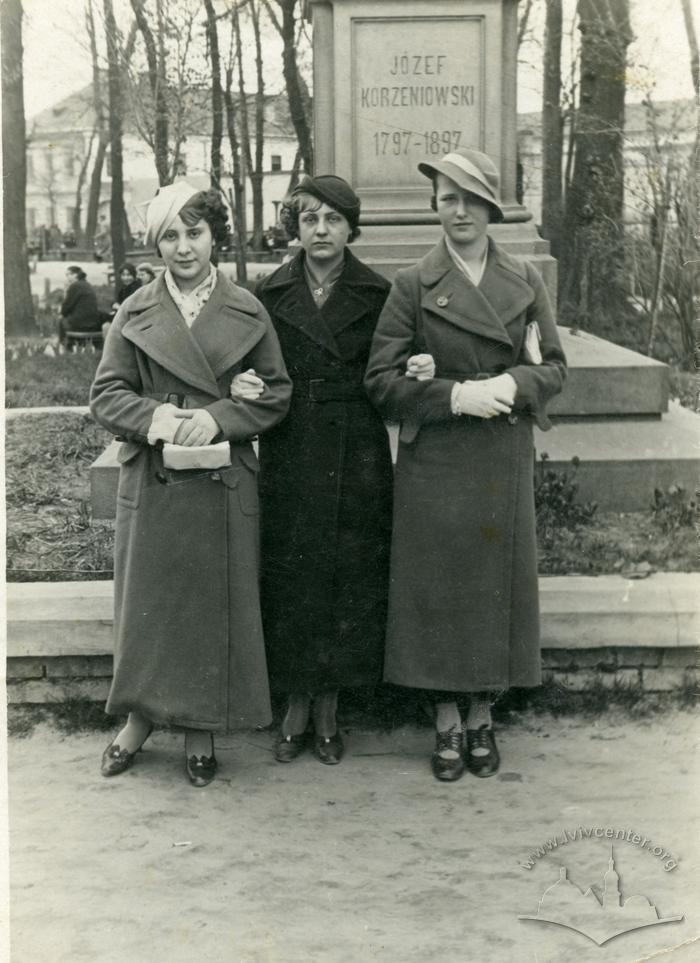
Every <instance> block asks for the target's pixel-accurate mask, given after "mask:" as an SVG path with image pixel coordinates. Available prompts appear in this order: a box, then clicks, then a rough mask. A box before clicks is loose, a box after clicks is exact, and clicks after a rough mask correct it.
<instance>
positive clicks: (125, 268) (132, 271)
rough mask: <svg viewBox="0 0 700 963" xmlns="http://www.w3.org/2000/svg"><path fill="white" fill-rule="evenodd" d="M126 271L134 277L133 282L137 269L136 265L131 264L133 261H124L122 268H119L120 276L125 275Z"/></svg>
mask: <svg viewBox="0 0 700 963" xmlns="http://www.w3.org/2000/svg"><path fill="white" fill-rule="evenodd" d="M124 271H127V272H128V273H129V274H130V275H131V277H132V279H133V280H135V279H136V268H135V267H134V265H133V264H132V263H131V261H124V263H123V264H122V266H121V267H120V268H119V273H120V274H123V273H124Z"/></svg>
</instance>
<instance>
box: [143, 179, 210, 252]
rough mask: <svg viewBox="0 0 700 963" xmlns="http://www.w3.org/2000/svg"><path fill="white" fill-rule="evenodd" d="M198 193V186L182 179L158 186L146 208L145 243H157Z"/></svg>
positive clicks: (199, 191)
mask: <svg viewBox="0 0 700 963" xmlns="http://www.w3.org/2000/svg"><path fill="white" fill-rule="evenodd" d="M200 193H201V188H200V187H192V185H191V184H188V183H187V181H183V180H179V181H175V183H174V184H169V185H168V186H167V187H161V188H159V189H158V193H157V194H156V196H155V197H154V198H153V200H152V201H151V202H150V204H149V205H148V207H147V208H146V244H149V245H150V244H153V245H157V244H158V241H159V240H160V239H161V237H162V236H163V234H164V233H165V231H166V230H167V229H168V228H169V227H170V225H171V224H172V222H173V221H174V220H175V218H176V217H177V215H178V214H179V213H180V211H181V210H182V208H183V207H184V206H185V204H187V202H188V201H191V200H192V198H193V197H194V196H195V194H200Z"/></svg>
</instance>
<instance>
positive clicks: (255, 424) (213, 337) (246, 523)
mask: <svg viewBox="0 0 700 963" xmlns="http://www.w3.org/2000/svg"><path fill="white" fill-rule="evenodd" d="M147 226H148V235H149V240H150V242H151V243H153V244H155V245H156V246H157V247H158V248H159V250H160V254H161V256H162V258H163V260H164V262H165V265H166V270H165V272H164V273H163V274H162V275H161V276H160V277H159V278H158V279H157V280H156V281H155V282H153V283H152V284H149V285H147V286H146V287H145V288H143V289H141V290H139V291H137V292H136V293H135V294H132V295H131V297H130V298H127V300H126V301H125V302H124V304H123V305H122V306H121V308H120V310H119V312H118V314H117V317H116V319H115V321H114V323H113V325H112V327H111V329H110V332H109V335H108V338H107V342H106V345H105V349H104V354H103V357H102V360H101V362H100V366H99V368H98V370H97V374H96V377H95V382H94V384H93V387H92V393H91V408H92V411H93V414H94V415H95V418H96V419H97V421H98V422H99V423H100V424H102V425H103V426H104V427H105V428H107V429H108V430H110V431H112V432H113V433H114V434H115V435H118V436H119V437H120V438H121V439H122V440H124V441H125V444H124V445H123V446H122V451H121V453H120V456H119V458H120V461H121V471H120V478H119V491H118V495H117V519H116V549H115V565H114V569H115V636H116V638H115V662H114V678H113V682H112V687H111V691H110V694H109V699H108V702H107V711H108V712H109V713H112V714H116V713H129V716H128V720H127V723H126V725H125V726H124V727H123V728H122V729H121V730H120V732H119V733H118V735H117V736H116V738H115V739H114V741H113V742H112V743H110V745H109V746H108V747H107V749H106V750H105V752H104V754H103V758H102V773H103V775H105V776H113V775H117V774H119V773H121V772H123V771H124V770H125V769H127V768H128V767H129V766H130V765H131V763H132V762H133V758H134V754H135V753H136V751H137V750H138V749H139V748H140V746H141V745H142V744H143V742H144V741H145V739H146V738H147V737H148V734H149V732H150V730H151V728H152V726H153V723H161V724H165V725H178V726H183V727H185V729H186V739H185V746H186V768H187V773H188V776H189V778H190V781H191V782H192V784H193V785H195V786H204V785H206V784H207V783H209V782H210V781H211V780H212V779H213V778H214V775H215V772H216V758H215V754H214V743H213V733H214V732H227V731H230V730H233V729H236V728H240V727H243V726H253V725H257V724H260V725H266V724H269V722H270V721H271V715H270V703H269V691H268V679H267V671H266V665H265V652H264V642H263V634H262V623H261V617H260V606H259V595H258V563H259V531H258V515H259V506H258V493H257V473H258V463H257V459H256V456H255V453H254V451H253V447H252V444H251V442H252V440H253V438H255V437H256V436H257V435H258V433H259V432H263V431H266V430H267V429H268V428H270V427H271V426H272V425H274V424H276V423H277V422H278V421H280V420H281V419H282V418H283V417H284V415H285V413H286V411H287V407H288V403H289V397H290V393H291V384H290V381H289V378H288V377H287V374H286V370H285V367H284V362H283V360H282V354H281V352H280V347H279V342H278V340H277V336H276V334H275V332H274V329H273V328H272V325H271V324H270V320H269V318H268V316H267V314H266V312H265V310H264V308H263V307H262V305H261V304H260V302H259V301H257V300H256V299H255V298H254V297H253V296H252V295H251V294H249V293H248V292H247V291H244V290H242V289H241V288H237V287H236V286H235V285H234V284H232V283H231V282H229V281H228V280H227V279H226V278H225V277H224V276H223V275H222V274H220V273H219V272H218V271H217V270H216V268H215V267H214V266H213V265H212V263H211V255H212V248H213V245H214V244H215V243H218V242H220V241H221V240H222V239H223V238H224V237H226V235H227V229H226V211H225V208H224V207H223V205H222V203H221V200H220V199H219V197H218V195H217V194H216V193H215V192H213V191H209V192H206V193H203V192H201V191H198V190H197V189H196V188H194V187H191V186H190V185H188V184H187V183H185V182H183V181H178V182H177V183H176V184H174V185H172V186H170V187H165V188H161V189H160V191H159V193H158V194H157V195H156V198H155V199H154V200H153V201H152V202H151V204H150V206H149V208H148V213H147ZM249 367H254V368H255V370H256V371H259V372H260V374H261V377H263V378H264V379H265V391H264V393H263V394H262V396H261V397H260V398H259V399H257V400H242V399H236V400H234V399H232V398H231V397H230V387H231V382H232V379H233V377H234V376H235V375H236V374H237V373H239V372H240V371H242V370H246V369H247V368H249Z"/></svg>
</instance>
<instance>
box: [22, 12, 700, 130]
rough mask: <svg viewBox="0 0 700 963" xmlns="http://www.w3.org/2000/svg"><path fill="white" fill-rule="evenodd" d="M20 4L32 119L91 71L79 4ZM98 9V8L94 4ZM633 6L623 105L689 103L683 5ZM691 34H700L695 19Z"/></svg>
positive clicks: (530, 86)
mask: <svg viewBox="0 0 700 963" xmlns="http://www.w3.org/2000/svg"><path fill="white" fill-rule="evenodd" d="M183 2H185V0H183ZM521 2H522V0H521ZM23 3H24V10H25V21H24V48H25V49H24V65H25V72H24V95H25V111H26V115H27V117H28V118H31V116H32V115H33V114H36V113H38V112H39V111H41V110H43V109H45V108H46V107H49V106H50V105H51V104H53V103H56V101H58V100H60V99H61V98H63V97H65V96H66V95H67V94H69V93H72V92H73V91H75V90H79V89H80V88H81V87H84V86H85V85H87V84H88V83H90V77H91V66H90V55H89V50H88V46H87V36H86V33H85V28H84V25H83V10H84V0H23ZM574 4H575V0H564V5H565V9H567V10H568V11H569V13H570V12H571V10H572V9H573V7H574ZM115 5H116V6H117V9H119V7H120V5H121V7H122V9H126V8H127V7H128V3H127V0H115ZM97 6H98V7H101V3H99V0H98V2H97ZM631 7H632V11H631V15H632V28H633V31H634V33H635V38H636V39H635V41H634V43H633V44H632V46H631V47H630V49H629V55H630V69H629V74H628V100H635V101H638V100H641V99H642V97H643V96H645V94H646V93H647V92H648V90H649V89H650V88H651V89H652V90H653V95H654V99H655V100H671V99H675V98H680V97H684V98H685V97H692V96H693V90H692V84H691V79H690V67H689V54H688V43H687V40H686V36H685V29H684V26H683V15H682V11H681V5H680V0H631ZM569 19H570V18H569ZM543 22H544V4H543V0H535V4H534V7H533V14H532V18H531V30H530V33H531V39H530V40H529V41H528V43H527V44H525V45H524V47H523V49H522V50H521V63H520V68H519V79H518V110H519V111H521V112H525V111H536V110H539V109H540V108H541V70H540V61H541V56H542V53H541V49H542V48H541V38H542V35H543V26H542V25H543ZM696 31H697V32H698V33H700V14H698V15H696ZM266 50H267V51H268V58H269V63H270V65H272V66H274V70H273V72H272V73H271V76H270V78H269V80H268V89H269V92H270V93H275V92H277V91H279V90H281V89H282V81H281V71H280V69H279V67H280V46H279V43H278V40H277V38H276V37H274V36H271V37H270V38H269V40H268V41H267V44H266ZM49 63H50V66H48V65H47V64H49ZM251 87H252V84H251Z"/></svg>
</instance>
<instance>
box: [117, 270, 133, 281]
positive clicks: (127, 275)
mask: <svg viewBox="0 0 700 963" xmlns="http://www.w3.org/2000/svg"><path fill="white" fill-rule="evenodd" d="M119 277H120V279H121V282H122V284H130V283H131V282H132V281H133V280H134V278H133V275H132V273H131V271H121V273H120V274H119Z"/></svg>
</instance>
